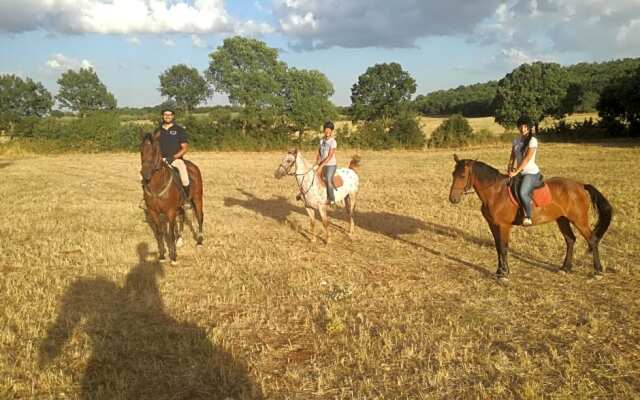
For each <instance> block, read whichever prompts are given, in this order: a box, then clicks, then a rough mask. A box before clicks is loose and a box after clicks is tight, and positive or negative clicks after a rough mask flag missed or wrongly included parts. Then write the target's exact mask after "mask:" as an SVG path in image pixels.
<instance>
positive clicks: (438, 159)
mask: <svg viewBox="0 0 640 400" xmlns="http://www.w3.org/2000/svg"><path fill="white" fill-rule="evenodd" d="M542 149H543V150H542V152H541V157H540V164H541V165H542V167H543V169H544V171H543V172H544V173H545V175H546V176H548V177H550V176H554V175H562V176H566V177H572V178H577V179H580V180H582V181H585V182H589V183H592V184H593V185H595V186H596V187H597V188H599V189H600V190H601V191H602V192H603V193H604V194H605V196H607V197H608V199H609V200H610V201H611V203H612V204H613V206H614V208H615V214H614V219H613V223H612V227H611V229H610V231H609V233H608V234H607V235H606V236H605V238H604V240H603V242H602V247H601V255H602V258H603V263H604V265H605V267H606V269H607V271H606V274H605V277H604V278H603V279H601V280H594V279H592V277H591V276H592V271H593V270H592V266H591V256H590V254H588V253H587V251H586V246H585V244H584V241H583V240H582V239H579V241H578V245H577V250H576V262H575V266H574V270H575V271H574V273H572V274H570V275H567V276H564V275H561V274H558V273H556V270H557V268H558V267H559V266H560V264H561V262H562V258H563V255H564V241H563V239H562V237H561V235H560V233H559V232H558V230H557V228H556V226H555V225H545V226H541V227H533V228H529V229H523V228H518V229H515V231H514V234H513V238H512V245H511V249H512V251H511V273H512V276H511V281H510V282H509V283H508V284H506V285H504V284H499V283H497V282H496V280H495V279H494V278H493V276H492V274H493V272H494V271H495V268H496V257H495V251H494V247H493V242H492V240H491V236H490V233H489V229H488V227H487V226H486V225H485V222H484V221H483V219H482V217H481V214H480V212H479V207H480V204H479V200H478V199H477V197H475V196H467V197H465V199H464V200H463V202H462V203H461V204H460V205H458V206H454V205H451V204H450V203H449V202H448V192H449V186H450V183H451V171H452V168H453V160H452V157H451V155H452V151H451V150H443V151H440V150H438V151H424V152H400V151H398V152H363V153H362V154H361V155H362V160H363V164H362V167H361V168H360V169H359V173H360V176H361V182H362V183H361V189H360V195H359V197H358V208H357V214H356V224H357V231H356V237H355V239H354V240H353V241H351V240H349V239H348V238H347V236H346V232H345V228H346V227H347V223H346V221H345V220H344V219H342V217H341V216H342V215H343V214H342V211H343V210H341V209H338V210H336V211H334V212H333V213H332V215H333V217H334V218H333V219H332V221H333V225H332V227H331V229H333V231H334V234H333V242H332V243H331V244H330V245H329V246H325V245H324V244H323V243H322V241H320V243H319V244H312V243H310V242H309V240H308V223H307V218H306V214H305V213H304V210H303V208H302V207H301V204H300V203H297V202H296V201H295V199H294V196H295V193H296V190H295V189H296V188H295V184H294V182H293V180H292V179H291V178H290V179H285V180H282V181H276V180H274V178H273V171H274V170H275V168H276V166H277V165H278V163H279V162H280V159H281V157H282V155H281V154H276V153H198V152H194V153H193V154H191V155H190V159H192V160H194V161H195V162H197V163H198V164H199V165H200V167H201V168H202V170H203V174H204V178H205V233H206V238H205V246H204V248H201V249H196V248H195V246H194V240H193V237H192V235H190V234H187V235H186V238H187V243H186V245H185V247H184V248H182V249H180V250H179V261H180V264H179V266H177V267H171V266H170V265H160V264H158V263H157V262H156V261H155V260H156V256H157V255H156V254H155V251H156V244H155V241H154V239H153V235H152V233H151V230H150V228H149V226H148V225H147V223H146V222H145V218H144V214H143V211H142V210H140V209H139V208H138V207H137V205H138V202H139V200H140V196H141V189H140V187H139V184H138V180H137V171H138V169H139V158H138V156H137V155H135V154H99V155H65V156H55V157H54V156H50V157H47V156H22V157H19V158H13V159H9V158H7V156H4V158H2V159H0V173H1V174H2V179H1V180H0V196H1V198H2V200H3V207H1V208H0V235H1V238H2V240H1V241H0V272H1V274H0V398H2V399H31V398H34V399H78V398H82V399H195V398H207V399H235V400H239V399H252V398H268V399H452V398H473V399H476V398H477V399H501V398H520V399H539V398H553V399H576V398H578V399H591V398H616V399H625V398H626V399H632V398H638V396H639V395H640V272H639V269H638V259H639V257H640V228H639V227H638V224H639V223H640V208H639V206H638V195H639V194H640V182H639V181H638V179H637V178H635V177H634V174H633V173H630V172H632V171H636V170H637V163H638V160H639V159H640V147H638V146H637V143H636V145H631V144H629V143H628V142H613V143H609V144H606V145H557V144H553V145H544V147H543V148H542ZM459 153H460V155H461V156H465V157H469V158H479V159H480V160H483V161H486V162H488V163H490V164H492V165H495V166H498V167H500V168H504V166H505V164H506V162H507V157H508V147H507V146H501V147H492V148H488V149H484V150H478V149H476V150H467V151H460V152H459ZM347 156H348V154H344V153H342V154H340V160H339V161H341V162H343V163H345V162H346V161H347Z"/></svg>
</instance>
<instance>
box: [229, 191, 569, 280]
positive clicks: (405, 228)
mask: <svg viewBox="0 0 640 400" xmlns="http://www.w3.org/2000/svg"><path fill="white" fill-rule="evenodd" d="M238 191H239V192H240V193H242V194H243V195H244V196H245V197H246V199H237V198H233V197H226V198H225V199H224V205H225V206H226V207H234V206H239V207H243V208H245V209H247V210H251V211H254V212H257V213H259V214H261V215H263V216H265V217H268V218H271V219H273V220H275V221H278V222H284V221H286V220H287V218H288V217H289V216H290V215H291V214H293V213H298V214H300V215H303V216H306V215H307V214H306V211H305V209H304V208H303V207H302V206H296V205H294V204H291V203H290V202H289V201H288V200H287V199H286V198H285V197H284V196H276V197H273V198H271V199H261V198H259V197H257V196H256V195H254V194H253V193H250V192H248V191H246V190H242V189H238ZM329 217H330V218H331V219H342V220H345V221H347V214H346V212H345V211H344V210H339V211H329ZM354 219H355V223H356V229H364V230H366V231H369V232H372V233H377V234H380V235H384V236H387V237H389V238H391V239H394V240H398V241H400V242H403V243H406V244H408V245H410V246H413V247H415V248H418V249H422V250H424V251H427V252H429V253H431V254H433V255H435V256H438V257H443V258H446V259H449V260H451V261H454V262H457V263H460V264H461V265H465V266H467V267H469V268H472V269H474V270H476V271H478V272H481V273H483V274H488V275H491V276H493V274H491V273H490V272H489V271H487V269H485V268H484V267H482V266H480V265H477V264H474V263H471V262H468V261H464V260H462V259H460V258H458V257H456V255H453V254H448V253H445V252H442V251H439V250H437V249H435V248H433V247H429V246H428V245H426V244H423V243H417V242H414V241H412V240H408V239H406V238H404V237H403V236H402V235H412V234H417V233H420V232H425V233H430V234H431V235H432V238H436V237H442V238H445V239H449V240H457V239H460V238H461V239H462V240H464V241H465V242H468V243H471V244H474V245H476V246H480V247H487V248H490V249H495V245H494V243H493V239H492V237H491V233H490V232H489V228H488V227H487V237H486V238H481V237H478V236H475V235H472V234H471V233H469V232H467V231H465V230H463V229H460V228H455V227H452V226H447V225H442V224H437V223H434V222H429V221H424V220H421V219H418V218H414V217H411V216H407V215H400V214H395V213H390V212H386V211H359V210H358V208H357V206H356V213H355V217H354ZM336 227H337V228H338V229H340V230H342V231H345V230H344V228H342V227H341V226H337V225H336ZM434 235H435V236H434ZM427 239H428V238H427ZM509 255H511V256H512V257H513V258H515V259H517V260H519V261H522V262H524V263H527V264H530V265H532V266H534V267H537V268H541V269H544V270H547V271H551V272H556V271H557V270H558V266H555V265H552V264H550V263H548V262H546V261H544V260H541V259H538V258H536V257H533V256H531V255H529V254H525V253H522V252H519V251H516V250H513V249H512V250H510V251H509ZM496 257H497V256H496ZM496 265H497V258H496Z"/></svg>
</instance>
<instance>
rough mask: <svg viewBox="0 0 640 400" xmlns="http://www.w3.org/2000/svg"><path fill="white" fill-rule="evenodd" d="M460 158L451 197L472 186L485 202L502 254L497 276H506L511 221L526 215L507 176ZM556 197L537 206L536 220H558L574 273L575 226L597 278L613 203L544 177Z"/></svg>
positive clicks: (588, 189)
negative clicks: (590, 255) (514, 198)
mask: <svg viewBox="0 0 640 400" xmlns="http://www.w3.org/2000/svg"><path fill="white" fill-rule="evenodd" d="M453 159H454V160H455V162H456V166H455V169H454V171H453V183H452V185H451V191H450V193H449V200H450V201H451V202H452V203H454V204H456V203H459V202H460V199H461V197H462V195H463V194H465V193H469V192H470V191H471V189H473V190H474V191H475V192H476V194H477V195H478V197H479V198H480V201H482V208H481V211H482V215H483V216H484V218H485V220H486V221H487V223H488V224H489V228H491V233H493V239H494V241H495V244H496V251H497V252H498V270H497V271H496V276H497V277H498V278H501V279H506V278H507V276H508V275H509V264H508V261H507V251H508V248H509V232H510V231H511V227H512V226H513V225H520V224H521V223H522V217H521V215H520V213H519V212H518V211H519V207H518V206H516V205H514V204H513V203H512V202H511V200H510V199H509V194H508V190H509V185H508V182H509V177H508V176H507V175H503V174H501V173H500V172H499V171H498V170H497V169H495V168H493V167H491V166H489V165H487V164H485V163H483V162H480V161H474V160H460V159H459V158H458V156H457V155H455V154H454V155H453ZM545 182H546V183H547V185H548V186H549V189H550V191H551V195H552V201H551V204H549V205H546V206H543V207H535V208H534V209H533V215H532V220H533V223H534V224H535V225H539V224H545V223H547V222H553V221H556V223H557V224H558V227H559V228H560V232H562V235H563V236H564V240H565V242H566V243H567V252H566V254H565V258H564V263H563V264H562V268H561V271H564V272H570V271H571V267H572V262H573V245H574V243H575V241H576V236H575V235H574V233H573V230H572V229H571V226H572V225H573V226H574V227H575V228H576V229H577V230H578V232H580V234H581V235H582V236H583V237H584V238H585V240H586V241H587V243H588V244H589V249H590V250H591V251H592V252H593V267H594V269H595V274H596V276H599V275H601V274H602V265H601V264H600V256H599V255H598V243H599V242H600V240H601V239H602V237H603V236H604V234H605V232H607V229H608V228H609V224H610V223H611V216H612V213H613V209H612V207H611V204H609V201H607V199H606V198H605V197H604V196H603V195H602V193H600V192H599V191H598V190H597V189H596V188H595V187H593V186H592V185H589V184H583V183H579V182H576V181H572V180H569V179H565V178H551V179H548V180H546V181H545ZM592 205H593V207H594V208H595V210H596V211H597V213H598V219H597V221H596V224H595V227H594V228H593V229H591V225H590V224H589V211H590V208H591V206H592Z"/></svg>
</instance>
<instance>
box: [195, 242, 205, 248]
mask: <svg viewBox="0 0 640 400" xmlns="http://www.w3.org/2000/svg"><path fill="white" fill-rule="evenodd" d="M196 247H197V248H198V249H201V248H203V247H204V245H203V244H202V243H197V244H196Z"/></svg>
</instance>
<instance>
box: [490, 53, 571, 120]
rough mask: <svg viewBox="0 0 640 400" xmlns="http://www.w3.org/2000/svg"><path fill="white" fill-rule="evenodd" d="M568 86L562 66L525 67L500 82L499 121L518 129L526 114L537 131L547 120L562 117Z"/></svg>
mask: <svg viewBox="0 0 640 400" xmlns="http://www.w3.org/2000/svg"><path fill="white" fill-rule="evenodd" d="M567 84H568V83H567V72H566V71H565V70H564V69H563V68H562V67H561V66H560V65H559V64H554V63H543V62H535V63H533V64H522V65H521V66H519V67H518V68H516V69H515V70H513V71H512V72H510V73H508V74H507V75H506V76H505V77H504V78H502V79H501V80H500V81H499V82H498V88H497V91H496V97H495V98H494V101H493V107H494V109H495V120H496V122H498V123H499V124H501V125H503V126H515V124H516V121H517V120H518V118H519V117H520V116H521V115H523V114H524V115H528V116H529V117H530V118H531V119H532V120H533V121H534V123H535V125H536V129H537V126H538V122H540V121H542V119H543V118H544V117H546V116H554V117H561V116H562V101H563V99H564V98H565V96H566V93H567Z"/></svg>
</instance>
